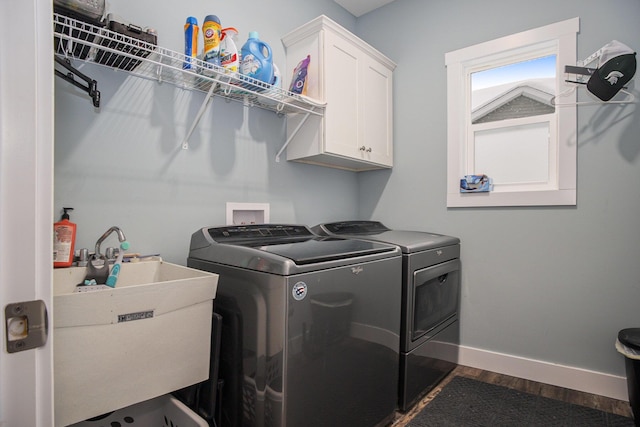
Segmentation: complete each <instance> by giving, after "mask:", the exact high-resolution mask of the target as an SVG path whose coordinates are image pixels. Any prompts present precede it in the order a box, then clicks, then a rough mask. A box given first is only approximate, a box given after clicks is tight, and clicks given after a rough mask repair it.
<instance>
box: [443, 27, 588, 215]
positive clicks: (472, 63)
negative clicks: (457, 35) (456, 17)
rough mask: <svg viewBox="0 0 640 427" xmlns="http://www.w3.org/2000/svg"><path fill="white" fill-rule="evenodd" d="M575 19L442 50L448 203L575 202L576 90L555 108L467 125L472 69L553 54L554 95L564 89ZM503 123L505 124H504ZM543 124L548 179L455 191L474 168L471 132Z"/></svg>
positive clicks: (573, 43) (572, 55) (572, 51)
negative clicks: (546, 131)
mask: <svg viewBox="0 0 640 427" xmlns="http://www.w3.org/2000/svg"><path fill="white" fill-rule="evenodd" d="M578 31H579V18H573V19H569V20H566V21H562V22H557V23H555V24H551V25H547V26H544V27H540V28H536V29H532V30H529V31H524V32H522V33H517V34H513V35H510V36H506V37H502V38H499V39H496V40H492V41H488V42H485V43H481V44H477V45H474V46H470V47H467V48H463V49H460V50H456V51H453V52H448V53H447V54H445V63H446V66H447V101H448V104H447V116H448V136H447V140H448V141H447V144H448V146H447V206H448V207H475V206H477V207H481V206H549V205H576V182H577V167H576V164H577V135H576V133H577V118H576V117H577V114H576V93H575V91H574V92H573V93H572V94H570V95H569V96H563V98H562V99H563V102H562V106H560V105H556V108H555V113H553V114H545V115H539V116H532V117H527V118H524V119H510V120H504V121H499V122H490V123H485V124H482V125H471V73H473V72H476V71H479V70H483V69H487V68H493V67H499V66H502V65H505V64H509V63H515V62H518V61H519V60H523V59H528V58H531V57H532V56H535V55H540V56H542V55H546V54H555V55H556V88H555V89H556V91H555V93H556V94H560V93H562V92H563V91H566V89H567V86H566V84H565V83H564V79H563V76H564V66H565V65H574V64H576V60H577V58H576V50H577V33H578ZM503 122H506V123H503ZM535 123H548V125H549V129H550V133H551V134H550V135H549V165H548V168H549V179H548V180H547V182H546V183H539V182H538V183H530V184H523V183H520V184H518V185H509V184H504V185H499V186H494V191H491V192H487V193H460V179H461V178H462V177H463V176H464V175H470V174H475V173H482V171H474V170H473V163H474V152H473V151H474V149H473V147H474V143H473V141H474V131H477V130H483V129H498V128H500V127H504V126H505V125H507V126H516V125H526V124H535Z"/></svg>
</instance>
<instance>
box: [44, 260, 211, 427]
mask: <svg viewBox="0 0 640 427" xmlns="http://www.w3.org/2000/svg"><path fill="white" fill-rule="evenodd" d="M53 276H54V277H53V294H54V297H53V327H54V334H53V342H54V388H55V417H56V420H55V424H56V426H66V425H69V424H72V423H75V422H78V421H82V420H85V419H87V418H91V417H95V416H98V415H101V414H104V413H106V412H109V411H113V410H117V409H120V408H124V407H126V406H129V405H132V404H135V403H138V402H141V401H144V400H148V399H152V398H154V397H157V396H160V395H163V394H167V393H170V392H172V391H175V390H178V389H181V388H183V387H187V386H189V385H191V384H195V383H198V382H201V381H204V380H206V379H207V378H208V377H209V359H210V354H211V318H212V312H213V299H214V298H215V295H216V289H217V284H218V276H217V275H216V274H212V273H208V272H204V271H200V270H195V269H192V268H188V267H183V266H180V265H175V264H171V263H167V262H164V261H162V260H161V259H160V258H155V259H152V260H150V261H141V262H137V263H123V264H122V268H121V270H120V275H119V278H118V282H117V284H116V287H115V288H109V289H104V290H96V291H91V292H80V293H74V290H75V287H76V285H77V284H79V283H81V282H83V281H84V278H85V276H86V268H85V267H70V268H64V269H55V270H54V275H53Z"/></svg>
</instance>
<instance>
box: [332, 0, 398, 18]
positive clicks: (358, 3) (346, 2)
mask: <svg viewBox="0 0 640 427" xmlns="http://www.w3.org/2000/svg"><path fill="white" fill-rule="evenodd" d="M333 1H335V2H336V3H338V4H339V5H340V6H342V7H344V8H345V9H347V10H348V11H349V12H351V14H352V15H353V16H355V17H356V18H357V17H359V16H362V15H364V14H365V13H367V12H371V11H372V10H374V9H377V8H379V7H381V6H384V5H385V4H389V3H391V2H392V1H394V0H333Z"/></svg>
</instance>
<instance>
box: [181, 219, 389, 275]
mask: <svg viewBox="0 0 640 427" xmlns="http://www.w3.org/2000/svg"><path fill="white" fill-rule="evenodd" d="M379 254H383V255H384V254H388V255H398V256H399V251H398V249H397V248H396V247H395V246H393V245H389V244H385V243H380V242H374V241H367V240H359V239H345V238H339V237H331V236H330V237H321V236H318V235H316V234H314V233H313V232H312V231H311V230H310V229H309V228H308V227H306V226H304V225H286V224H285V225H283V224H256V225H247V226H227V227H211V228H203V229H201V230H199V231H197V232H196V233H194V234H193V235H192V237H191V248H190V251H189V257H190V258H196V259H201V260H206V261H212V262H219V263H222V264H226V265H233V266H238V267H243V268H249V269H255V270H259V271H268V272H274V273H277V274H291V273H294V272H297V271H302V270H300V269H298V268H297V267H299V266H305V267H309V266H313V267H314V269H319V268H326V267H328V266H333V265H335V264H336V262H340V261H346V260H349V259H353V258H356V257H363V256H374V255H379ZM351 262H353V261H351ZM303 270H305V271H308V270H309V268H306V269H303Z"/></svg>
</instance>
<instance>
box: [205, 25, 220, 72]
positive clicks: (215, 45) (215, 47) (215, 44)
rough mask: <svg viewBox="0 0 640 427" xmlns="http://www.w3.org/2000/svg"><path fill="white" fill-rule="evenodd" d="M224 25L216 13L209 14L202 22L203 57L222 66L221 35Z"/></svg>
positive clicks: (206, 60)
mask: <svg viewBox="0 0 640 427" xmlns="http://www.w3.org/2000/svg"><path fill="white" fill-rule="evenodd" d="M221 35H222V26H221V25H220V19H218V17H217V16H216V15H207V16H206V17H205V18H204V22H203V23H202V37H203V38H204V50H203V55H202V59H203V60H204V61H205V62H208V63H210V64H213V65H216V66H218V67H219V66H220V37H221Z"/></svg>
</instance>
